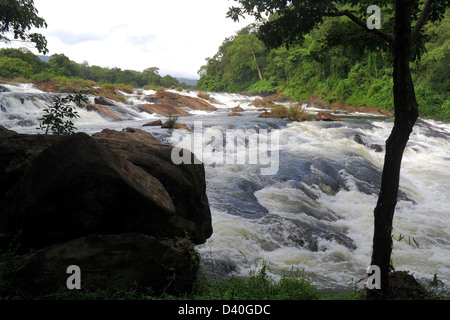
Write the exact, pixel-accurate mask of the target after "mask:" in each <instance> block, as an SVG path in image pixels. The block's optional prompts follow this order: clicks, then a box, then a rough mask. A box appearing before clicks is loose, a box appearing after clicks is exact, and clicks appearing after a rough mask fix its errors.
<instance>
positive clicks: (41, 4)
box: [34, 0, 253, 78]
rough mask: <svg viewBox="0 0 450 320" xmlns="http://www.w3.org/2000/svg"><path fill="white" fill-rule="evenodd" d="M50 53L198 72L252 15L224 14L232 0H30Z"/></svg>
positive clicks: (140, 67) (112, 64) (179, 73)
mask: <svg viewBox="0 0 450 320" xmlns="http://www.w3.org/2000/svg"><path fill="white" fill-rule="evenodd" d="M34 4H35V7H36V8H37V9H38V11H39V15H40V16H41V17H43V18H44V19H45V20H46V21H47V24H48V28H47V29H39V31H38V32H40V33H42V34H43V35H45V36H46V38H47V41H48V49H49V50H50V53H49V55H52V54H55V53H63V54H65V55H66V56H68V57H69V58H70V59H71V60H73V61H76V62H78V63H81V62H83V61H87V62H88V63H89V65H98V66H102V67H119V68H121V69H131V70H138V71H142V70H143V69H145V68H148V67H158V68H159V69H160V74H161V75H165V74H170V75H172V76H176V77H188V78H198V75H197V71H198V70H199V69H200V67H201V66H202V65H204V64H205V59H206V58H208V57H212V56H213V55H214V54H215V53H216V52H217V49H218V47H219V46H220V44H221V43H222V42H223V40H224V39H225V38H226V37H230V36H232V35H234V34H235V32H236V31H237V30H239V29H241V28H242V27H244V26H245V25H247V24H249V23H251V22H252V21H253V20H252V19H249V18H248V19H245V20H242V21H240V22H239V23H236V22H234V21H233V20H232V19H229V18H226V13H227V11H228V8H229V7H231V6H233V5H237V3H236V2H234V1H232V0H158V1H157V0H126V1H123V0H120V1H118V0H77V1H74V0H57V1H55V0H34Z"/></svg>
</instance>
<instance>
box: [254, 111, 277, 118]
mask: <svg viewBox="0 0 450 320" xmlns="http://www.w3.org/2000/svg"><path fill="white" fill-rule="evenodd" d="M273 117H274V116H273V114H272V112H269V111H264V112H263V113H261V114H260V115H259V116H258V118H273Z"/></svg>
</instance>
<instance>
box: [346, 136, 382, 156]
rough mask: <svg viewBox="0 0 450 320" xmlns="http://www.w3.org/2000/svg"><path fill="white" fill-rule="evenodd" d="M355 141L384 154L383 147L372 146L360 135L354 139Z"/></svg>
mask: <svg viewBox="0 0 450 320" xmlns="http://www.w3.org/2000/svg"><path fill="white" fill-rule="evenodd" d="M353 139H354V140H355V142H357V143H359V144H361V145H363V146H366V147H368V148H370V149H372V150H374V151H375V152H383V150H384V149H383V146H381V145H379V144H372V143H369V142H367V141H366V140H365V139H364V138H363V137H362V136H361V135H360V134H359V133H358V134H356V135H355V137H354V138H353Z"/></svg>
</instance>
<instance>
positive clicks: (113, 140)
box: [92, 129, 212, 244]
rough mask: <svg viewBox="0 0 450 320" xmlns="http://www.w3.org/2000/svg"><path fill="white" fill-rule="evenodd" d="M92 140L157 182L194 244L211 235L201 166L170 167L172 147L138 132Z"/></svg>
mask: <svg viewBox="0 0 450 320" xmlns="http://www.w3.org/2000/svg"><path fill="white" fill-rule="evenodd" d="M92 138H93V139H94V140H96V141H98V142H99V143H101V144H103V145H104V146H106V147H107V148H108V149H110V150H113V151H114V152H115V153H117V154H119V155H121V156H122V157H124V158H125V159H127V160H128V161H129V162H131V163H132V164H134V165H135V166H137V167H139V168H141V169H142V170H144V171H145V172H147V173H148V174H150V175H152V176H153V177H155V178H156V179H158V180H159V181H160V182H161V183H162V185H163V186H164V188H165V190H167V192H168V193H169V195H170V198H171V200H172V203H173V205H174V207H175V211H176V215H177V217H179V218H180V219H179V221H178V222H179V223H180V224H181V225H182V227H183V228H185V229H186V231H187V232H189V234H190V236H191V237H192V240H193V241H194V243H196V244H201V243H204V242H205V241H206V239H208V238H209V237H210V236H211V234H212V222H211V211H210V208H209V201H208V198H207V196H206V180H205V169H204V166H203V164H194V162H195V161H194V158H193V156H192V162H191V163H192V164H189V165H178V166H176V165H174V164H173V161H172V158H171V157H172V147H170V146H164V145H161V144H160V143H159V142H158V141H157V140H156V139H155V138H154V137H153V136H152V135H151V134H150V133H147V132H146V131H143V130H140V129H130V130H127V132H125V131H122V132H118V131H114V130H108V129H105V130H103V131H102V132H100V133H96V134H94V135H93V136H92Z"/></svg>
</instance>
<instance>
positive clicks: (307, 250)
mask: <svg viewBox="0 0 450 320" xmlns="http://www.w3.org/2000/svg"><path fill="white" fill-rule="evenodd" d="M3 87H4V88H6V92H0V125H2V126H5V127H7V128H9V129H12V130H15V131H18V132H20V133H37V132H38V130H36V129H35V128H36V126H37V125H38V119H39V118H40V117H41V116H42V110H43V109H44V108H45V107H46V106H48V105H49V104H51V101H52V94H49V93H43V92H40V91H39V90H37V89H34V88H33V87H32V86H30V85H20V86H12V85H3ZM153 93H154V91H140V92H139V93H138V92H135V93H134V94H124V95H125V97H126V99H127V102H129V103H117V102H113V103H112V106H108V108H110V110H111V111H113V112H115V113H116V114H118V115H120V116H121V117H123V118H124V119H125V120H123V121H114V120H111V119H110V118H107V117H105V116H102V115H100V114H99V113H97V112H94V111H88V110H86V109H80V108H78V112H79V114H80V116H81V117H80V119H77V122H76V124H75V125H76V126H77V127H78V129H79V130H82V131H85V132H88V133H93V132H98V131H100V130H102V129H104V128H112V129H119V130H121V129H123V128H125V127H141V126H142V125H143V124H144V123H145V122H148V121H149V120H151V119H165V118H167V117H163V116H159V115H156V114H148V113H145V112H140V110H139V108H136V105H138V104H141V103H144V102H145V100H144V98H145V96H146V95H150V94H153ZM177 93H179V94H185V95H189V96H192V97H196V96H197V94H198V92H197V91H191V92H186V91H184V92H177ZM210 97H211V98H213V99H214V100H212V101H213V102H212V103H213V105H214V106H216V107H217V108H218V109H217V110H216V111H197V112H191V114H192V115H191V116H189V117H181V118H179V120H178V121H179V122H182V123H185V124H187V125H188V126H189V127H191V128H193V129H194V128H195V123H198V122H200V123H201V126H202V129H203V131H206V130H208V129H212V130H216V131H215V132H220V133H224V135H223V137H225V132H226V131H227V130H238V129H240V130H242V132H244V133H245V134H247V138H248V137H250V138H251V137H252V135H253V137H254V136H255V135H257V134H258V133H259V132H261V130H268V131H269V132H270V131H273V132H277V133H278V135H279V143H278V145H277V148H276V150H273V151H274V152H277V153H278V155H279V157H278V159H277V161H278V162H277V165H278V170H277V171H276V172H275V173H274V174H271V175H262V174H261V170H260V169H261V165H260V164H254V163H253V164H252V163H249V162H248V161H246V160H245V159H244V160H243V161H240V162H239V161H237V160H236V162H235V163H213V161H210V160H211V157H212V155H213V154H212V153H213V151H214V150H219V149H220V148H226V141H225V140H224V141H221V140H220V139H218V140H214V141H212V140H211V139H206V138H205V139H203V140H202V142H201V143H202V145H201V147H202V148H201V150H202V151H201V152H203V151H204V150H209V151H208V152H209V153H208V154H206V153H205V154H204V156H205V158H204V159H205V160H208V161H207V162H208V164H205V169H206V173H207V175H206V178H207V192H208V197H209V200H210V205H211V210H212V214H213V227H214V234H213V236H212V237H211V238H210V239H209V240H208V241H207V243H206V244H204V245H202V246H199V247H198V248H197V249H198V251H199V252H200V254H201V256H202V266H203V268H204V269H205V270H206V271H208V270H209V272H212V273H214V275H216V276H224V275H225V274H227V275H228V274H230V273H236V274H239V275H246V274H248V273H249V272H250V271H255V270H256V269H257V268H258V267H260V266H261V264H262V263H266V264H267V265H268V266H269V267H270V268H269V270H271V271H272V272H273V274H274V275H277V274H281V273H283V272H288V271H290V270H292V269H298V270H303V271H304V272H306V273H308V274H310V275H312V280H313V281H315V282H316V284H317V285H320V286H322V287H329V286H334V285H341V286H342V285H346V284H347V283H348V282H349V281H352V279H353V280H358V279H360V278H361V277H363V276H364V274H365V270H366V269H367V267H368V265H369V262H370V254H371V242H372V233H373V230H372V229H373V209H374V207H375V205H376V201H377V194H378V188H379V184H380V177H381V170H382V166H383V161H384V152H383V151H384V144H385V140H386V139H387V137H388V135H389V133H390V131H391V129H392V122H391V121H390V120H386V119H381V118H374V119H362V118H359V119H353V118H348V119H344V120H343V121H338V122H318V121H309V122H302V123H289V122H288V121H287V120H283V119H274V118H258V115H259V114H260V112H258V111H257V110H256V108H255V107H253V106H252V105H251V103H252V101H253V100H254V99H255V97H249V96H246V95H242V94H224V93H210ZM91 100H92V101H91V103H93V98H92V97H91ZM145 103H148V102H145ZM236 106H241V108H243V109H244V110H245V111H244V112H242V116H240V117H228V116H227V115H228V113H229V112H230V110H231V109H232V108H234V107H236ZM309 111H311V109H309ZM144 129H145V130H148V131H149V132H151V133H153V134H154V135H155V136H156V137H157V138H158V139H160V140H161V141H163V142H165V143H170V144H172V145H175V144H177V143H178V141H179V139H180V137H181V138H182V137H190V138H192V139H191V140H190V141H194V140H195V137H196V136H197V137H198V134H199V133H198V132H195V131H194V132H192V133H191V132H187V131H179V133H178V134H179V135H178V136H177V139H175V135H174V132H172V131H168V130H165V129H162V128H160V127H144ZM237 144H240V146H242V147H244V149H245V148H247V147H248V146H249V141H248V140H245V138H244V140H240V142H239V140H238V142H237ZM185 147H186V148H190V149H191V150H193V151H194V152H195V150H194V149H195V145H194V143H191V144H188V145H186V146H185ZM197 147H198V146H197ZM213 147H214V148H213ZM208 148H209V149H208ZM233 150H235V151H231V152H232V153H233V152H234V153H235V154H231V155H232V156H236V159H240V157H242V154H240V153H239V150H240V149H239V148H236V149H233ZM241 150H242V149H241ZM449 150H450V124H448V123H443V122H438V121H432V120H419V122H418V124H417V125H416V127H415V129H414V132H413V134H412V136H411V140H410V142H409V144H408V146H407V149H406V151H405V156H404V160H403V161H404V162H403V167H402V177H401V185H400V195H399V203H398V206H397V212H396V215H395V221H394V228H395V230H394V239H399V238H403V240H402V241H394V250H393V261H392V262H393V265H394V267H396V268H398V269H400V270H409V271H411V272H414V274H415V276H416V277H418V278H419V279H422V280H424V281H425V280H428V281H430V280H432V279H433V276H434V274H437V276H438V278H439V279H440V280H441V281H442V282H443V283H445V285H446V286H447V288H448V287H449V286H450V227H449V226H450V214H449V213H450V211H449V209H448V204H449V203H450V161H449V160H450V154H449ZM208 157H209V158H208ZM241 159H242V158H241Z"/></svg>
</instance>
